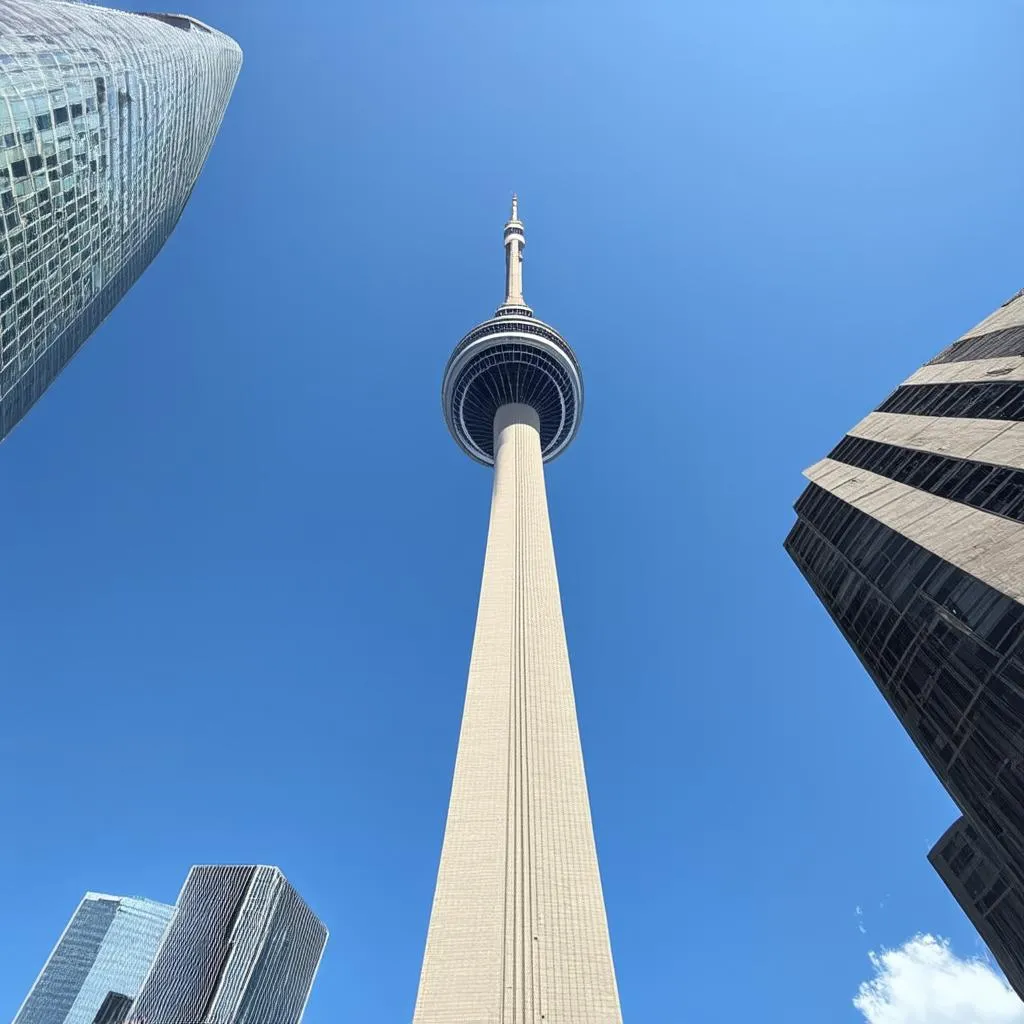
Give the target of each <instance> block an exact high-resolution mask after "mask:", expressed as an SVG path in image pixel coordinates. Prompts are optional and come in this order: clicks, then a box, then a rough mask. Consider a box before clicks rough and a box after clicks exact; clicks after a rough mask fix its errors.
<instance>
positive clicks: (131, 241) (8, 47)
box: [0, 0, 242, 438]
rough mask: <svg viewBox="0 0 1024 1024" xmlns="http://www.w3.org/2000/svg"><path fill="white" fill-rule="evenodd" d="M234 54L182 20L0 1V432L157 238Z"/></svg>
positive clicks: (222, 40)
mask: <svg viewBox="0 0 1024 1024" xmlns="http://www.w3.org/2000/svg"><path fill="white" fill-rule="evenodd" d="M241 60H242V55H241V51H240V50H239V48H238V46H237V45H236V44H235V43H234V41H233V40H231V39H229V38H228V37H227V36H225V35H222V34H221V33H220V32H216V31H214V30H213V29H212V28H210V27H209V26H207V25H204V24H202V22H199V21H196V20H195V19H194V18H189V17H187V16H186V15H181V14H174V15H170V14H130V13H127V12H123V11H112V10H106V9H104V8H102V7H94V6H91V5H88V4H79V3H73V2H61V0H4V2H3V4H0V438H3V437H5V436H6V435H7V434H8V433H9V432H10V430H11V429H12V428H13V427H14V425H15V424H16V423H17V422H18V421H19V420H20V419H21V418H22V417H23V416H24V415H25V413H26V412H28V410H29V409H30V408H31V406H32V405H33V403H34V402H35V401H36V400H37V399H38V398H39V396H40V395H41V394H42V393H43V392H44V391H45V390H46V388H47V387H49V385H50V383H51V382H52V381H53V379H54V378H55V377H56V376H57V374H58V373H60V371H61V370H62V369H63V368H64V366H65V365H66V364H67V362H68V360H69V359H70V358H71V357H72V356H73V355H74V354H75V352H77V351H78V349H79V348H80V347H81V345H82V343H83V342H84V341H85V340H86V338H88V337H89V335H90V334H91V333H92V332H93V331H94V330H95V329H96V327H97V326H98V325H99V323H100V321H102V320H103V319H104V317H106V315H107V314H108V313H109V312H110V311H111V310H112V309H113V308H114V306H115V305H116V304H117V302H118V301H119V300H120V299H121V297H122V296H123V295H124V294H125V292H126V291H127V290H128V289H129V288H130V287H131V285H132V284H133V283H134V282H135V280H136V279H137V278H138V277H139V275H140V274H141V273H142V272H143V270H145V269H146V267H147V266H148V264H149V263H150V261H151V260H152V259H153V258H154V257H155V256H156V254H157V253H158V252H159V250H160V247H161V246H162V245H163V244H164V242H165V241H166V240H167V238H168V236H169V235H170V233H171V231H172V230H173V228H174V225H175V224H176V223H177V221H178V218H179V217H180V216H181V212H182V210H183V209H184V206H185V203H186V202H187V201H188V198H189V195H190V193H191V192H192V188H193V186H194V185H195V183H196V179H197V177H198V176H199V172H200V170H201V169H202V166H203V162H204V161H205V159H206V155H207V153H208V152H209V150H210V147H211V145H212V144H213V139H214V136H215V135H216V133H217V129H218V128H219V126H220V123H221V119H222V117H223V116H224V110H225V108H226V106H227V103H228V98H229V97H230V95H231V90H232V88H233V87H234V84H235V79H236V78H237V76H238V71H239V68H240V67H241Z"/></svg>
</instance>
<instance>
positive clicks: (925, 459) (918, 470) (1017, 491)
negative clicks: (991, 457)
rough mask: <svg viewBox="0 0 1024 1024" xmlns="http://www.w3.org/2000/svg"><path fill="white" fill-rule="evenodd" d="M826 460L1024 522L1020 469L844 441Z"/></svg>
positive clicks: (859, 440) (874, 443)
mask: <svg viewBox="0 0 1024 1024" xmlns="http://www.w3.org/2000/svg"><path fill="white" fill-rule="evenodd" d="M829 458H831V459H835V460H836V461H837V462H843V463H845V464H846V465H849V466H856V467H857V468H858V469H866V470H869V471H870V472H872V473H878V474H879V475H881V476H886V477H889V479H891V480H898V481H899V482H900V483H904V484H908V485H909V486H911V487H917V488H918V489H920V490H923V491H928V493H929V494H935V495H937V496H938V497H940V498H948V499H949V500H951V501H959V502H961V503H963V504H965V505H970V506H972V507H973V508H979V509H982V510H984V511H985V512H992V513H994V514H995V515H1000V516H1004V517H1006V518H1009V519H1015V520H1017V521H1018V522H1024V470H1020V469H1012V468H1010V467H1006V466H992V465H989V464H988V463H983V462H971V461H970V460H969V459H954V458H951V457H949V456H946V455H934V454H932V453H930V452H920V451H915V450H914V449H912V448H901V447H899V446H897V445H891V444H882V443H881V442H880V441H868V440H865V439H864V438H855V437H850V436H847V437H844V438H843V440H842V441H840V442H839V444H837V445H836V447H835V448H833V449H832V451H831V452H830V453H829Z"/></svg>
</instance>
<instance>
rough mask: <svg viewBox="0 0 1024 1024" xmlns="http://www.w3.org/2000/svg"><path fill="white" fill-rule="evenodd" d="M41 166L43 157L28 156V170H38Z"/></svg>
mask: <svg viewBox="0 0 1024 1024" xmlns="http://www.w3.org/2000/svg"><path fill="white" fill-rule="evenodd" d="M42 167H43V158H42V157H41V156H30V157H29V158H28V169H29V170H30V171H39V170H42Z"/></svg>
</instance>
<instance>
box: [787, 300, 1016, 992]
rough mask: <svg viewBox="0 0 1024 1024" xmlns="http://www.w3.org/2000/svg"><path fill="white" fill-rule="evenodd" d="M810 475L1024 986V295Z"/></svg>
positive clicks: (865, 636) (800, 548)
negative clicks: (956, 812)
mask: <svg viewBox="0 0 1024 1024" xmlns="http://www.w3.org/2000/svg"><path fill="white" fill-rule="evenodd" d="M805 475H806V476H807V477H808V479H809V480H810V481H811V482H810V486H809V487H808V488H807V489H806V490H805V491H804V493H803V494H802V495H801V497H800V499H799V500H798V501H797V503H796V512H797V516H798V519H797V522H796V525H795V526H794V527H793V529H792V531H791V532H790V534H789V537H788V538H787V540H786V550H787V551H788V552H789V554H790V555H791V557H792V558H793V560H794V561H795V562H796V564H797V565H798V566H799V568H800V570H801V572H802V573H803V574H804V576H805V577H806V578H807V581H808V582H809V583H810V585H811V587H812V588H813V589H814V591H815V593H816V594H817V595H818V597H819V598H820V600H821V601H822V603H823V604H824V605H825V607H826V608H827V609H828V611H829V614H830V615H831V616H832V618H833V620H834V621H835V623H836V625H838V626H839V628H840V630H841V631H842V633H843V635H844V636H845V637H846V639H847V641H848V642H849V644H850V645H851V646H852V647H853V649H854V650H855V651H856V653H857V655H858V657H859V658H860V660H861V662H862V663H863V665H864V667H865V668H866V669H867V671H868V672H869V674H870V675H871V677H872V678H873V679H874V681H875V683H876V684H877V686H878V688H879V689H880V690H881V691H882V694H883V696H884V697H885V698H886V700H887V701H888V702H889V705H890V707H891V708H892V709H893V711H894V712H895V713H896V715H897V717H898V718H899V719H900V721H901V723H902V724H903V726H904V728H905V729H906V730H907V732H908V733H909V735H910V737H911V739H912V740H913V741H914V743H915V744H916V746H917V747H918V749H919V750H920V751H921V753H922V754H923V755H924V757H925V759H926V760H927V761H928V763H929V765H930V766H931V767H932V769H933V770H934V772H935V773H936V775H938V776H939V778H940V779H941V781H942V783H943V785H944V786H945V787H946V789H947V791H948V792H949V794H950V796H951V797H952V798H953V800H954V801H955V802H956V803H957V805H958V806H959V807H960V809H961V811H962V812H963V818H962V819H961V820H960V821H959V822H957V823H956V825H954V826H953V828H951V829H950V830H949V831H948V832H947V833H946V835H945V836H943V838H942V839H941V840H940V841H939V843H938V844H937V845H936V847H935V849H934V850H933V851H932V854H931V858H930V859H931V861H932V863H933V865H934V866H935V867H936V869H937V870H938V872H939V874H940V875H941V876H942V878H943V879H944V881H945V882H946V884H947V885H949V887H950V889H951V891H952V892H953V894H954V896H955V897H956V899H957V900H958V902H959V903H960V905H961V906H962V907H963V909H964V911H965V912H966V913H967V915H968V917H970V919H971V921H972V922H973V923H974V924H975V926H976V927H977V929H978V931H979V933H980V934H981V935H982V936H983V937H984V938H985V940H986V941H987V942H988V944H989V946H990V948H991V950H992V952H993V955H994V956H995V957H996V958H997V960H998V961H999V963H1000V965H1001V966H1002V968H1003V970H1004V972H1005V973H1006V975H1007V977H1008V979H1009V980H1010V982H1011V984H1012V985H1013V986H1014V988H1015V989H1016V990H1017V992H1018V994H1020V995H1021V996H1022V997H1024V972H1022V964H1024V930H1022V926H1021V914H1020V910H1021V907H1022V905H1024V904H1022V895H1024V631H1022V625H1024V292H1022V293H1018V294H1017V295H1016V296H1014V297H1013V298H1012V299H1010V300H1009V301H1008V302H1007V303H1006V304H1005V305H1003V306H1002V307H1001V308H1000V309H999V310H997V311H996V312H995V313H993V314H992V315H991V316H990V317H988V318H987V319H986V320H983V321H982V322H981V323H980V324H978V326H977V327H975V328H973V329H972V330H970V331H968V332H967V334H965V335H964V336H963V337H962V338H960V339H959V340H957V341H956V342H955V343H954V344H953V345H951V346H950V347H949V348H947V349H946V350H945V351H944V352H942V353H941V354H940V355H938V356H936V358H935V359H933V360H932V361H931V362H929V363H927V364H926V365H925V366H923V367H921V369H919V370H918V371H917V372H916V373H914V374H912V375H911V376H910V377H908V378H907V380H906V381H904V382H903V384H901V385H900V386H899V387H898V388H897V389H896V390H895V391H894V392H893V393H892V394H891V395H890V396H889V397H888V398H887V399H886V400H885V401H884V402H883V403H882V404H881V405H880V406H879V407H878V409H877V410H876V411H875V412H872V413H871V414H870V415H868V416H867V417H865V418H864V419H863V420H861V422H860V423H858V424H857V425H856V426H855V427H853V429H852V430H850V432H849V433H848V434H847V435H846V436H845V437H844V438H843V439H842V440H841V441H840V442H839V444H837V445H836V447H835V448H834V449H833V450H832V451H831V452H830V453H829V455H828V457H827V458H825V459H822V460H821V461H820V462H818V463H816V464H815V465H813V466H811V467H810V468H809V469H808V470H806V473H805Z"/></svg>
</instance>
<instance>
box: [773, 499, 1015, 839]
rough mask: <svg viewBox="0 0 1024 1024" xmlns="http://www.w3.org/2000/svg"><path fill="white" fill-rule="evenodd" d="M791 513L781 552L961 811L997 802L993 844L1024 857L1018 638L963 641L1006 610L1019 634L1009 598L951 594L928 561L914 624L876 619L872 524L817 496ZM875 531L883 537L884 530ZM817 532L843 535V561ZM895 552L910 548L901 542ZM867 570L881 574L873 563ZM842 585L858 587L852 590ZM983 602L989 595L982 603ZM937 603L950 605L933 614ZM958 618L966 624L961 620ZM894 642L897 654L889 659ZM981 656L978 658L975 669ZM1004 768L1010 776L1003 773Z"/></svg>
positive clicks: (969, 585)
mask: <svg viewBox="0 0 1024 1024" xmlns="http://www.w3.org/2000/svg"><path fill="white" fill-rule="evenodd" d="M798 511H799V512H800V519H799V520H798V522H797V524H796V525H795V526H794V529H793V532H792V533H791V535H790V538H789V540H788V541H787V548H788V549H789V550H790V554H791V555H792V556H793V558H794V560H795V561H796V562H797V564H798V565H799V566H800V568H801V570H802V571H803V572H804V574H805V575H806V576H807V577H808V580H809V581H810V582H811V585H812V587H813V588H814V590H815V592H816V593H817V594H818V596H819V598H820V599H821V600H822V602H823V603H824V604H825V606H826V607H827V608H828V609H829V610H830V612H831V613H832V615H833V618H835V620H836V622H837V625H839V626H840V629H842V631H843V632H844V634H845V635H846V636H847V639H848V640H849V642H850V644H851V646H852V647H853V648H854V650H855V651H857V652H858V654H859V655H860V656H861V659H862V660H863V661H864V663H865V667H867V668H868V670H869V672H871V674H872V676H873V677H874V678H875V679H876V682H878V683H879V688H880V689H881V690H882V692H883V694H884V695H885V696H886V698H887V699H888V700H889V702H890V703H891V704H893V707H894V710H895V711H896V712H897V714H899V715H900V717H901V718H903V719H904V724H905V725H907V728H908V729H909V731H910V732H911V735H912V736H914V738H915V739H917V740H918V745H919V746H920V747H921V749H922V753H924V754H925V756H926V758H927V759H928V760H929V762H931V763H932V764H933V767H935V768H936V771H937V772H938V773H939V774H940V775H941V776H944V777H946V778H948V779H949V781H950V783H951V785H952V787H953V789H954V791H955V792H959V793H960V795H961V798H962V799H963V798H966V799H963V802H964V803H965V804H972V803H973V802H974V801H977V800H980V799H981V798H984V797H986V796H988V795H989V794H994V795H995V798H996V800H995V802H996V804H997V807H998V809H999V820H997V819H993V818H991V815H989V816H988V818H989V821H988V827H989V828H990V830H991V832H992V834H993V836H995V837H999V836H1003V842H1004V844H1005V845H1006V846H1008V847H1012V848H1020V847H1021V845H1022V844H1021V837H1020V834H1019V827H1020V826H1019V818H1020V814H1019V808H1020V806H1021V802H1020V800H1021V796H1020V794H1021V792H1024V780H1022V779H1021V777H1020V772H1019V769H1018V768H1017V767H1016V765H1018V764H1019V762H1020V758H1021V750H1022V744H1024V737H1022V735H1021V728H1020V726H1021V723H1022V722H1024V719H1022V718H1020V717H1017V719H1016V725H1017V728H1016V729H1014V728H1013V725H1014V717H1013V713H1012V709H1013V705H1015V704H1018V703H1024V690H1022V688H1021V686H1020V683H1019V680H1021V679H1022V678H1024V668H1022V667H1021V666H1020V665H1019V662H1018V661H1017V659H1016V657H1014V653H1015V650H1016V646H1017V643H1018V640H1019V634H1020V630H1019V628H1018V629H1006V628H1004V629H1002V631H1001V633H1000V642H999V644H998V648H999V649H997V650H993V649H990V648H988V647H987V646H986V645H985V644H983V643H982V642H981V641H980V638H979V637H978V636H977V634H976V633H969V632H961V631H962V630H970V629H971V628H972V626H973V628H974V629H977V628H980V624H981V622H987V623H989V624H992V623H996V624H997V625H998V623H999V622H1001V621H1004V620H1006V619H1007V618H1008V617H1010V612H1011V610H1012V613H1013V615H1012V617H1014V618H1015V620H1016V621H1017V623H1018V624H1019V623H1020V622H1021V621H1022V614H1021V613H1022V611H1024V609H1021V607H1020V606H1019V605H1017V606H1016V607H1015V608H1013V609H1009V608H1007V607H1005V603H1006V601H1007V599H1006V598H1005V595H1001V594H999V593H998V591H992V590H991V588H987V587H986V585H985V584H982V583H981V582H980V581H977V580H973V579H972V578H968V580H967V581H964V580H963V579H962V578H961V579H960V580H958V581H957V580H954V582H953V583H952V585H951V584H950V574H949V573H948V572H947V571H946V570H945V569H944V565H945V563H941V560H939V559H937V558H935V556H930V559H931V561H932V563H933V564H931V565H930V566H929V567H928V571H927V573H923V572H922V571H921V570H920V569H919V570H918V571H917V574H916V575H917V577H918V579H919V587H920V588H921V589H919V591H918V592H917V595H916V597H917V600H916V601H915V602H914V603H915V604H917V605H918V606H924V607H918V608H917V609H916V610H915V611H914V612H913V614H911V611H912V610H911V608H910V606H909V605H908V607H907V610H906V611H904V612H903V613H902V614H900V613H898V612H896V610H895V608H894V606H892V605H891V604H889V608H888V609H887V610H885V611H882V612H880V611H879V609H880V608H882V607H883V602H886V603H888V602H887V600H886V595H884V594H883V593H882V592H881V591H879V590H878V589H877V588H876V587H875V586H874V584H873V583H872V582H871V581H870V580H868V579H867V578H866V577H865V575H864V572H863V565H864V564H865V562H871V561H872V560H873V559H875V554H876V553H877V550H878V540H877V536H876V537H872V536H871V535H872V533H873V532H874V531H872V529H871V526H870V524H871V523H873V522H874V521H873V520H871V519H870V517H867V516H864V514H863V513H860V512H859V511H858V510H856V509H853V508H852V506H848V505H845V503H843V502H841V501H840V500H839V499H837V498H835V497H834V496H832V495H829V494H828V493H827V492H824V491H822V490H821V489H820V488H817V487H816V486H815V485H812V487H811V488H808V491H807V492H805V494H804V495H803V496H802V498H801V500H800V502H798ZM847 517H851V518H860V517H863V518H864V519H866V520H867V523H862V524H861V529H860V530H859V531H857V530H854V529H851V526H850V524H849V523H841V520H843V519H845V518H847ZM876 527H877V529H878V531H879V532H886V531H887V528H886V527H884V526H882V525H881V524H876ZM822 528H823V529H824V530H825V531H826V534H827V533H829V532H831V533H832V534H833V536H836V535H838V534H841V533H842V534H845V535H846V536H847V539H848V540H849V539H850V538H853V539H854V543H853V544H852V545H851V546H850V547H846V548H843V549H842V553H840V551H838V550H837V548H836V546H835V544H834V541H833V539H832V538H831V537H828V536H826V534H822V533H820V532H819V529H822ZM889 532H891V531H889ZM892 536H893V537H899V535H896V534H893V535H892ZM897 543H898V544H900V545H902V544H904V543H909V544H912V542H909V541H907V540H906V538H901V539H900V540H899V541H898V542H897ZM883 546H884V545H883ZM836 563H839V565H840V568H839V569H837V568H836ZM873 564H874V565H875V566H876V567H877V566H878V565H879V564H881V563H880V562H879V561H878V560H877V559H876V560H874V563H873ZM955 574H956V570H954V575H955ZM844 577H854V578H856V580H857V582H855V583H852V584H851V583H850V582H849V580H848V579H846V578H844ZM961 577H962V574H961ZM925 586H927V587H928V589H930V590H931V591H932V594H929V593H928V592H927V590H925V589H924V587H925ZM865 588H868V589H871V590H874V591H875V593H874V594H873V595H872V598H871V600H865V597H864V595H865V594H866V592H867V590H866V589H865ZM986 590H987V591H989V592H990V593H989V594H985V593H984V591H986ZM967 594H973V597H972V600H971V601H970V603H969V605H968V607H967V608H966V610H964V609H960V610H959V615H957V614H954V613H953V612H952V611H951V610H950V608H951V607H954V608H955V607H956V601H957V600H958V599H961V600H962V599H963V598H964V597H965V595H967ZM936 597H938V598H941V599H942V600H945V601H946V602H947V603H948V605H943V604H939V603H937V601H936ZM844 598H845V600H844ZM929 606H930V609H931V610H930V611H929V610H928V607H929ZM997 607H999V608H1002V612H1001V613H997V612H996V608H997ZM943 613H944V615H945V616H948V617H949V620H952V621H947V619H946V618H945V617H944V615H943ZM965 614H966V615H968V616H969V618H970V624H968V623H967V622H963V621H962V620H961V619H960V617H959V616H960V615H965ZM1000 614H1001V618H1000ZM954 623H957V625H954ZM891 641H895V642H896V646H897V647H901V648H902V651H899V650H895V651H894V650H890V642H891ZM1008 641H1009V642H1008ZM979 651H981V652H983V656H981V660H980V661H979V660H978V659H979V657H980V656H979V655H978V652H979ZM964 657H967V658H968V661H967V662H965V661H964ZM1015 679H1016V680H1017V681H1015ZM958 692H959V697H958V696H957V693H958ZM915 719H916V722H915V721H914V720H915ZM1008 762H1012V763H1013V765H1014V767H1013V769H1012V771H1010V772H1009V773H1008V772H1007V765H1008Z"/></svg>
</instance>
